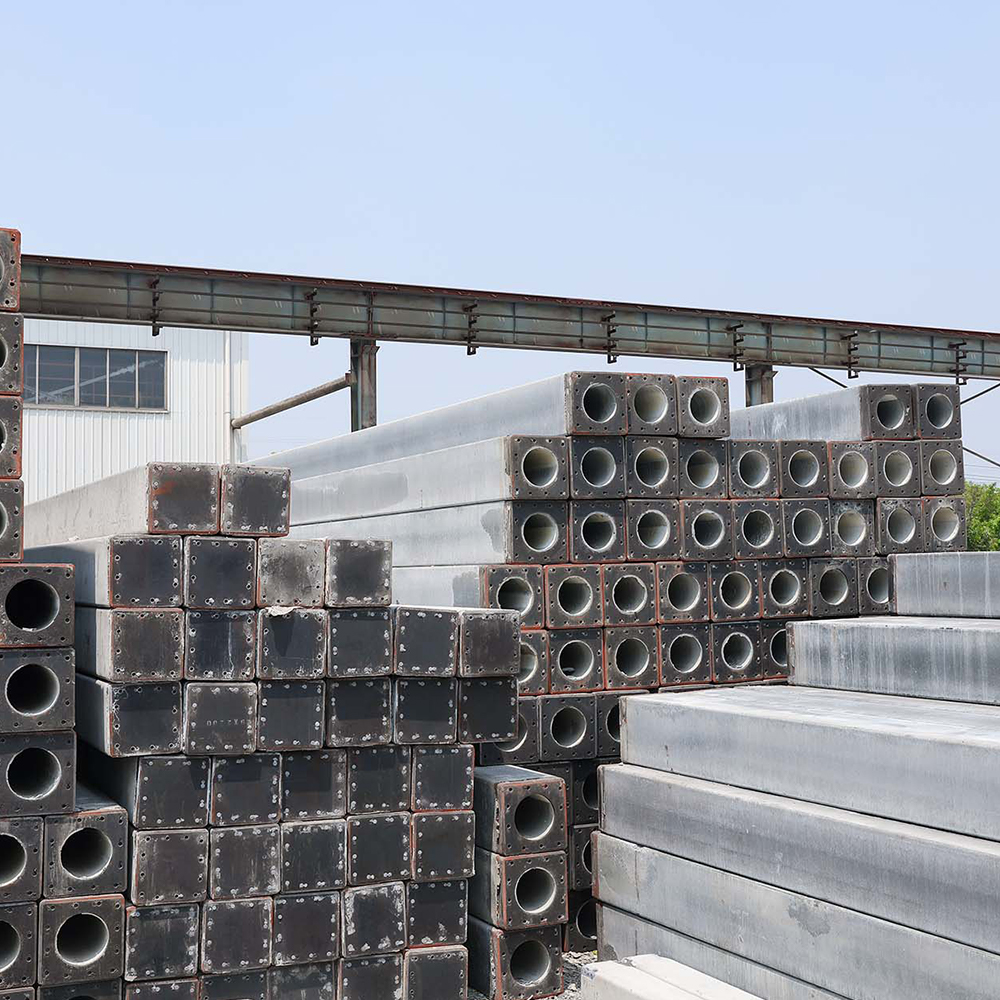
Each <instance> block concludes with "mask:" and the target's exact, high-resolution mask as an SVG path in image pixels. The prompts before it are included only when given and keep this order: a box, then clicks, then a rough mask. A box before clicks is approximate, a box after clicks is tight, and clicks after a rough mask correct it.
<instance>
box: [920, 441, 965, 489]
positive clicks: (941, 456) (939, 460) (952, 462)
mask: <svg viewBox="0 0 1000 1000" xmlns="http://www.w3.org/2000/svg"><path fill="white" fill-rule="evenodd" d="M927 471H928V472H930V474H931V479H933V480H934V482H936V483H937V484H938V485H939V486H947V485H949V484H950V483H953V482H954V481H955V477H956V476H957V475H958V460H957V459H956V458H955V456H954V455H953V454H952V453H951V452H950V451H945V450H944V448H939V449H938V450H937V451H936V452H934V454H933V455H931V460H930V461H929V462H928V463H927Z"/></svg>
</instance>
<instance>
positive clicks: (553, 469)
mask: <svg viewBox="0 0 1000 1000" xmlns="http://www.w3.org/2000/svg"><path fill="white" fill-rule="evenodd" d="M521 474H522V475H523V476H524V478H525V479H526V480H527V481H528V482H529V483H531V485H532V486H536V487H538V488H539V489H541V488H543V487H545V486H551V485H552V484H553V483H554V482H555V481H556V477H557V476H558V475H559V460H558V459H557V458H556V456H555V452H553V451H552V450H551V449H550V448H544V447H542V446H541V445H536V446H535V447H534V448H529V449H528V450H527V451H526V452H525V453H524V458H522V459H521Z"/></svg>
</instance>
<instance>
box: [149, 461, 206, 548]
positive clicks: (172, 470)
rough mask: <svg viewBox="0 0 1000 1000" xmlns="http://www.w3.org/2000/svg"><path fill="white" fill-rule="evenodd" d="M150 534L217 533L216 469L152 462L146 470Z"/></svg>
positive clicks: (186, 464) (188, 464)
mask: <svg viewBox="0 0 1000 1000" xmlns="http://www.w3.org/2000/svg"><path fill="white" fill-rule="evenodd" d="M146 476H147V481H146V491H147V496H146V503H147V518H148V528H149V531H150V533H151V534H154V535H155V534H160V533H167V534H173V535H177V534H182V533H183V534H191V535H215V534H218V531H219V467H218V466H217V465H197V464H193V463H184V462H175V463H170V464H167V463H163V462H154V463H152V464H151V465H149V466H147V467H146Z"/></svg>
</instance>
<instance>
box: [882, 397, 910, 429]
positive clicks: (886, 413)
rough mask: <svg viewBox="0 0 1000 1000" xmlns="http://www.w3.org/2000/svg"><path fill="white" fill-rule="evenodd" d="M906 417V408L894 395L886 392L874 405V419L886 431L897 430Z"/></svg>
mask: <svg viewBox="0 0 1000 1000" xmlns="http://www.w3.org/2000/svg"><path fill="white" fill-rule="evenodd" d="M905 417H906V407H905V406H904V405H903V401H902V400H901V399H900V398H899V396H897V395H896V394H895V393H892V392H887V393H886V394H885V395H884V396H879V398H878V402H877V403H876V404H875V418H876V419H877V420H878V422H879V423H880V424H881V425H882V426H883V427H884V428H885V429H886V430H887V431H894V430H897V429H898V428H899V427H900V426H901V425H902V423H903V420H904V419H905Z"/></svg>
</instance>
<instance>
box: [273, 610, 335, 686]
mask: <svg viewBox="0 0 1000 1000" xmlns="http://www.w3.org/2000/svg"><path fill="white" fill-rule="evenodd" d="M328 628H329V618H328V617H327V613H326V612H325V611H321V610H310V609H308V608H287V607H285V608H262V609H261V610H260V611H259V612H258V613H257V676H258V677H259V678H261V680H265V679H266V680H281V679H288V680H306V679H309V678H314V677H323V676H324V675H325V674H326V672H327V631H328Z"/></svg>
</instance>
